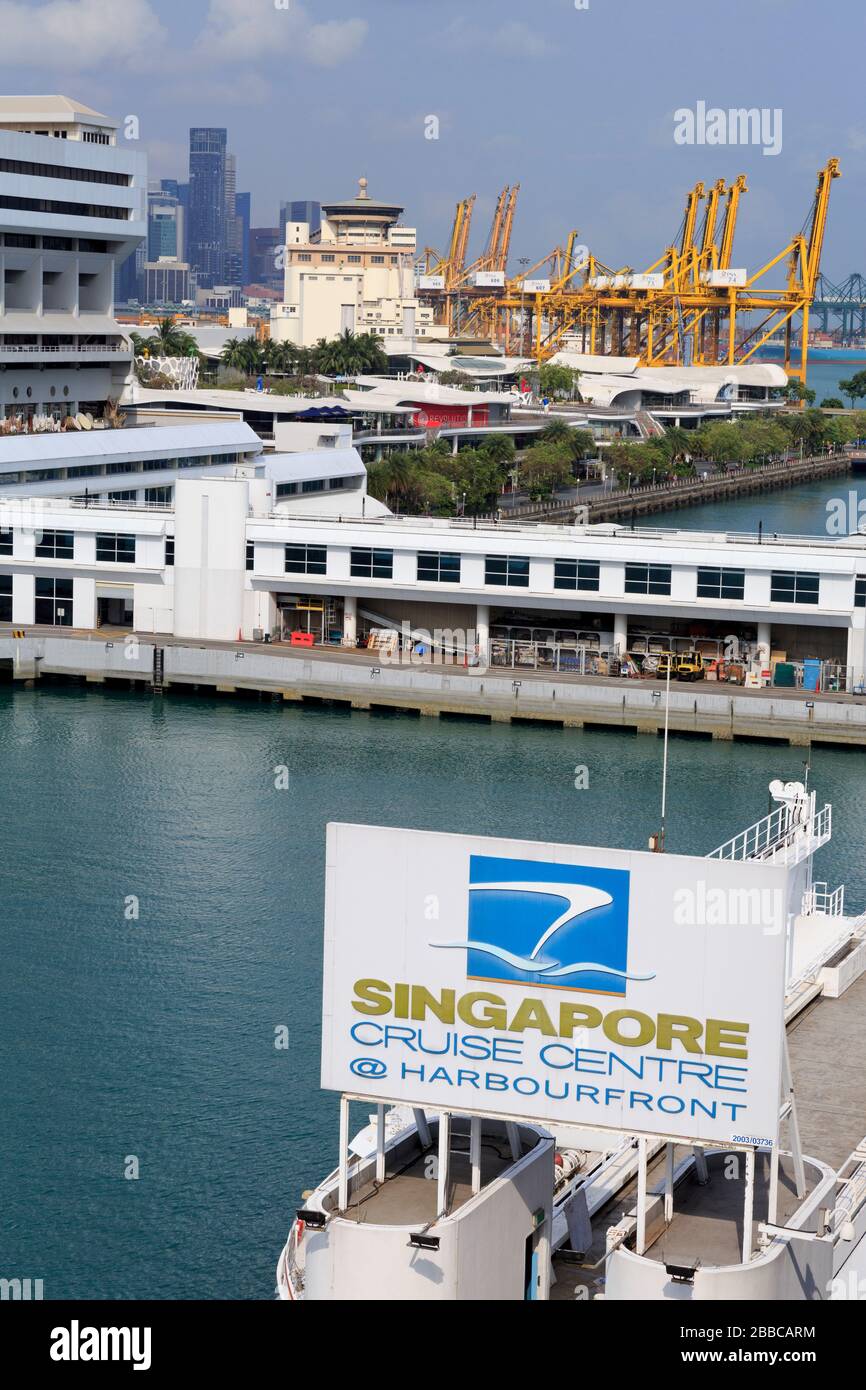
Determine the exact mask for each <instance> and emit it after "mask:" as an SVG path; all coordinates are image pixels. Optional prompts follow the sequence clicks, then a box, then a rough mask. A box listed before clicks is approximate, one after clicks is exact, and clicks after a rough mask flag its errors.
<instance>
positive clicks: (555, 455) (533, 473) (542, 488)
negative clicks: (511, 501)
mask: <svg viewBox="0 0 866 1390" xmlns="http://www.w3.org/2000/svg"><path fill="white" fill-rule="evenodd" d="M571 481H572V475H571V465H570V462H569V458H568V455H567V454H566V453H563V450H562V449H561V448H560V447H559V446H557V445H556V444H534V445H533V446H532V448H531V449H527V451H526V454H525V456H524V458H523V462H522V463H521V465H520V483H521V486H522V487H524V488H525V489H526V491H527V492H528V493H529V495H530V497H531V498H532V499H533V501H543V500H544V499H545V498H548V497H550V496H551V494H552V493H553V492H555V491H556V489H557V488H559V487H568V485H569V483H570V482H571Z"/></svg>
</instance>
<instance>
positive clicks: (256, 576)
mask: <svg viewBox="0 0 866 1390" xmlns="http://www.w3.org/2000/svg"><path fill="white" fill-rule="evenodd" d="M154 433H157V431H154ZM337 453H338V454H339V455H342V456H344V457H346V458H348V457H351V455H352V454H353V453H354V451H352V450H340V451H337ZM322 458H323V467H324V470H325V472H327V471H328V466H327V464H326V463H325V461H324V456H322ZM331 465H332V466H334V467H336V468H339V467H340V466H341V465H340V464H339V463H337V462H336V461H335V460H333V459H332V461H331ZM267 466H268V465H265V468H267ZM292 466H293V464H292V456H288V457H287V458H286V459H285V460H283V461H282V463H281V464H280V467H281V468H282V469H283V470H284V472H283V474H282V476H281V478H279V479H277V478H276V477H275V476H273V475H272V476H267V474H266V473H263V474H262V475H260V476H253V477H243V476H237V470H232V471H231V472H228V473H227V474H226V476H209V477H204V478H198V479H193V478H191V477H189V478H187V477H184V478H183V479H181V480H179V481H178V482H177V483H176V485H175V492H176V496H175V500H174V503H173V505H170V506H169V505H166V506H164V507H158V506H132V505H123V504H119V503H118V504H114V505H104V506H92V505H91V506H85V505H83V504H82V503H80V502H77V503H76V502H73V501H70V500H62V499H55V500H52V501H40V500H39V499H33V500H32V501H28V500H27V499H23V498H22V499H12V500H10V501H7V502H6V503H0V508H2V511H0V622H11V623H14V624H15V625H16V626H29V625H32V624H34V623H36V624H48V625H49V626H50V625H60V626H64V625H65V626H69V627H74V628H79V629H85V630H88V631H90V630H94V629H96V628H97V627H98V626H99V624H100V622H101V621H103V619H102V618H101V616H100V615H101V613H102V611H103V610H101V609H100V607H99V602H98V600H99V598H100V597H105V598H118V597H120V598H123V599H124V608H123V614H124V623H125V624H126V625H127V626H128V627H130V628H135V630H136V631H138V632H139V633H141V634H149V633H162V634H165V635H166V636H174V637H177V638H183V639H202V640H213V641H225V640H234V639H236V638H237V636H238V634H239V633H240V634H241V635H242V636H243V637H244V638H245V639H248V640H252V639H254V637H255V636H256V635H257V634H258V635H262V636H264V635H267V636H268V637H270V638H271V639H273V640H282V639H284V638H287V637H288V636H289V635H290V634H291V633H292V632H294V631H296V630H298V629H301V630H304V631H306V632H308V633H310V634H312V638H313V640H314V641H315V642H316V643H325V644H329V645H333V646H337V647H340V646H346V647H350V648H354V647H355V646H356V644H357V643H358V639H359V637H361V636H362V634H363V633H365V632H368V631H372V630H382V629H393V630H396V631H400V630H401V629H402V630H403V631H404V632H408V633H409V634H417V633H419V632H426V633H431V634H434V636H433V641H434V642H436V641H437V640H438V641H439V642H440V643H441V644H442V646H443V648H444V646H445V645H446V644H450V645H451V647H452V650H454V649H456V651H457V653H458V656H461V658H462V659H463V660H466V661H467V662H469V663H470V664H474V663H475V661H477V660H481V661H484V660H486V656H487V653H488V652H489V651H490V649H491V648H492V647H493V645H494V643H495V642H496V641H498V640H504V641H506V642H507V641H508V640H509V639H508V633H509V632H512V633H514V632H515V631H516V632H518V633H520V634H522V637H523V638H527V639H530V640H531V638H532V634H533V633H536V634H541V635H543V640H539V642H538V643H537V644H536V653H537V650H538V649H539V646H545V647H547V648H555V647H557V645H558V646H560V647H561V648H563V649H568V650H574V649H582V650H594V651H602V650H607V651H610V652H617V653H619V654H620V655H626V654H628V653H634V652H639V651H641V650H643V651H650V650H652V647H653V644H654V643H657V644H658V646H657V649H661V650H664V649H666V648H668V647H670V645H671V643H672V640H673V639H674V638H675V637H677V635H679V636H681V637H682V638H683V639H684V640H685V641H686V643H687V644H695V643H696V641H697V639H698V637H700V638H701V639H703V640H704V641H708V642H711V643H712V642H713V641H715V642H718V643H719V644H725V643H729V642H730V640H731V639H732V638H734V639H736V640H737V641H739V642H742V643H743V644H753V645H754V646H755V648H756V649H757V651H758V653H759V660H760V662H761V663H764V662H767V663H769V661H770V659H771V658H773V657H775V658H777V659H780V657H781V655H784V657H785V659H786V661H791V662H794V661H808V660H809V659H817V660H819V661H822V662H825V663H828V664H830V665H832V666H833V667H834V668H835V669H836V670H838V671H839V672H840V673H841V674H840V685H839V688H840V689H846V690H852V689H857V688H858V687H862V686H863V684H864V625H866V540H864V538H862V537H859V536H853V537H850V538H848V539H843V540H838V541H836V540H830V539H826V540H825V539H821V538H812V539H797V538H784V537H771V538H767V537H764V538H762V540H761V542H760V543H759V538H758V537H757V536H737V535H725V534H703V533H698V532H685V531H670V532H651V531H637V532H635V531H629V530H626V529H625V528H617V527H614V526H589V527H582V528H580V527H567V526H519V525H494V524H489V525H478V526H473V525H472V524H471V523H470V522H463V521H445V520H442V521H439V520H434V519H431V518H429V517H424V518H412V517H407V518H397V517H394V516H391V515H390V514H387V513H386V512H385V509H384V508H383V507H382V505H381V504H380V503H374V502H373V501H372V499H369V498H366V497H365V493H364V487H363V481H362V478H361V475H362V474H363V465H361V464H360V463H357V464H356V466H357V468H358V473H357V474H356V475H355V482H354V487H349V486H348V483H347V482H343V483H340V485H339V486H338V487H337V488H336V490H333V489H332V487H331V482H330V480H329V479H327V478H325V477H322V478H318V479H310V478H309V477H304V474H303V464H298V463H297V460H296V461H295V465H294V466H295V469H296V472H295V475H294V476H292V472H291V470H292ZM335 476H336V475H335ZM311 483H315V484H316V490H315V491H312V490H311V489H310V490H308V491H305V490H304V489H305V488H306V487H307V486H308V485H309V484H311ZM349 492H353V496H352V497H350V496H349V495H348V494H349ZM121 591H122V592H121ZM39 600H44V601H43V602H41V603H40V602H39ZM49 600H51V602H49ZM106 611H107V610H106ZM112 614H113V616H112V619H111V621H113V622H116V621H117V610H115V609H112ZM404 625H405V626H404ZM436 633H445V634H458V636H452V637H441V638H437V637H436V636H435V634H436ZM459 634H463V636H462V637H461V636H459ZM427 641H428V643H429V642H430V638H429V637H428V638H427ZM461 644H462V649H461Z"/></svg>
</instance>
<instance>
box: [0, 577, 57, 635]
mask: <svg viewBox="0 0 866 1390" xmlns="http://www.w3.org/2000/svg"><path fill="white" fill-rule="evenodd" d="M35 619H36V622H37V623H41V624H43V625H45V626H46V627H71V626H72V580H71V579H37V580H36V613H35ZM11 621H12V576H11V574H0V623H11Z"/></svg>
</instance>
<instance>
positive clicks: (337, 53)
mask: <svg viewBox="0 0 866 1390" xmlns="http://www.w3.org/2000/svg"><path fill="white" fill-rule="evenodd" d="M367 28H368V25H367V22H366V20H363V19H346V20H336V19H335V20H329V21H327V22H326V23H324V24H314V23H313V21H312V20H311V19H310V17H309V15H308V14H307V11H306V10H305V9H304V7H303V6H302V5H299V4H295V3H294V0H293V2H292V3H291V4H290V5H288V7H287V8H278V7H277V6H276V5H274V4H265V3H261V0H260V3H259V4H258V5H255V6H253V5H251V4H250V0H211V3H210V9H209V10H208V14H207V19H206V20H205V25H204V28H203V29H202V32H201V34H200V35H199V48H200V51H201V53H202V54H203V56H204V57H206V58H208V59H211V60H213V61H217V62H222V61H227V62H244V61H247V62H248V61H251V60H253V59H258V58H267V57H269V56H271V55H273V54H289V55H293V56H296V57H299V58H301V59H304V60H306V61H307V62H310V63H313V64H314V65H315V66H316V67H336V66H337V65H338V64H339V63H342V62H345V60H346V59H347V58H350V57H352V55H353V54H354V53H356V52H357V51H358V49H359V48H360V47H361V45H362V44H363V42H364V39H365V38H366V36H367Z"/></svg>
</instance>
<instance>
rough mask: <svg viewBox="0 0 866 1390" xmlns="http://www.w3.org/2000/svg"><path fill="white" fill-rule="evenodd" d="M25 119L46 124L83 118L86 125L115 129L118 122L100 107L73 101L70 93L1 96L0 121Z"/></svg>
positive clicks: (0, 122)
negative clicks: (68, 94) (67, 95)
mask: <svg viewBox="0 0 866 1390" xmlns="http://www.w3.org/2000/svg"><path fill="white" fill-rule="evenodd" d="M25 121H32V122H34V123H35V124H37V125H42V124H43V123H44V124H46V125H47V124H50V123H51V122H52V121H59V122H62V123H64V124H68V123H69V122H70V121H82V122H84V124H86V125H101V126H107V127H109V128H110V129H111V130H116V129H117V123H116V122H115V121H112V120H111V119H110V118H109V117H108V116H104V115H103V114H102V112H101V111H94V110H93V109H92V108H91V107H90V106H84V105H83V104H82V103H81V102H80V101H72V100H71V99H70V98H69V97H63V96H26V97H0V125H3V124H5V123H7V122H9V123H10V124H13V125H21V124H22V123H23V122H25Z"/></svg>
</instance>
